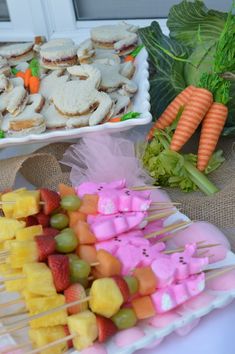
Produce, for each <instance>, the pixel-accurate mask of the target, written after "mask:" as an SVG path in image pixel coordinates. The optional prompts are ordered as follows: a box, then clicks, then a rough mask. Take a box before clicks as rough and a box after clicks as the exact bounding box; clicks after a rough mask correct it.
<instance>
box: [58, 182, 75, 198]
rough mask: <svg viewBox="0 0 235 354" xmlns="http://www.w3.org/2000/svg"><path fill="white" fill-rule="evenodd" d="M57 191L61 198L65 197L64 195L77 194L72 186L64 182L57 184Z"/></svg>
mask: <svg viewBox="0 0 235 354" xmlns="http://www.w3.org/2000/svg"><path fill="white" fill-rule="evenodd" d="M58 192H59V195H60V197H61V198H63V197H65V196H66V195H77V194H76V192H75V190H74V188H73V187H71V186H68V185H67V184H64V183H59V184H58Z"/></svg>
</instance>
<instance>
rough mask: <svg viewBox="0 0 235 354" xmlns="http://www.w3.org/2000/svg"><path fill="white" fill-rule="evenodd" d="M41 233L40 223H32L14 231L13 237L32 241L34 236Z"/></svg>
mask: <svg viewBox="0 0 235 354" xmlns="http://www.w3.org/2000/svg"><path fill="white" fill-rule="evenodd" d="M42 234H43V228H42V225H33V226H29V227H25V228H24V229H21V230H18V231H16V234H15V237H16V239H17V240H18V241H33V239H34V237H35V236H38V235H42Z"/></svg>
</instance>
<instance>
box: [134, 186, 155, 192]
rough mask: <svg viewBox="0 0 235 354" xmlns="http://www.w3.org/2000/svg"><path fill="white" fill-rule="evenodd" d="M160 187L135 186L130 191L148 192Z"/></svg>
mask: <svg viewBox="0 0 235 354" xmlns="http://www.w3.org/2000/svg"><path fill="white" fill-rule="evenodd" d="M160 188H161V187H160V186H136V187H131V188H130V189H131V190H132V191H149V190H152V189H160Z"/></svg>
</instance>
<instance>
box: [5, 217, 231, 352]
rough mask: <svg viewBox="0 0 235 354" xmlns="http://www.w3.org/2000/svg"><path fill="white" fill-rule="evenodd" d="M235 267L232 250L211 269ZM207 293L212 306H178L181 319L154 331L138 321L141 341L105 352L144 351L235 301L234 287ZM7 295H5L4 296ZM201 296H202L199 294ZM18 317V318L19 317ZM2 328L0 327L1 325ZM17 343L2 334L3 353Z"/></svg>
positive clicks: (171, 220)
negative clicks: (198, 307)
mask: <svg viewBox="0 0 235 354" xmlns="http://www.w3.org/2000/svg"><path fill="white" fill-rule="evenodd" d="M188 220H189V218H188V217H187V216H185V215H184V214H182V213H180V212H177V213H176V214H174V215H171V216H170V217H169V218H168V219H166V221H165V222H164V225H170V224H173V223H175V222H176V221H177V222H179V221H188ZM231 265H235V254H234V253H233V252H231V251H229V252H228V254H227V257H226V259H224V260H223V261H220V262H217V263H213V264H211V265H209V266H208V269H213V268H219V267H226V266H231ZM206 293H207V294H211V295H213V299H212V300H211V301H210V303H209V305H208V304H207V305H206V306H204V307H203V306H202V307H201V308H200V309H196V310H195V309H194V310H191V311H190V310H187V311H185V310H181V307H179V310H178V311H176V312H177V313H178V314H179V313H180V316H178V317H177V319H176V320H174V321H172V322H171V323H170V324H168V325H166V326H165V327H163V328H158V329H157V328H155V327H153V326H152V325H150V324H148V321H139V323H138V326H137V328H139V329H140V330H141V331H142V332H144V335H143V336H142V337H141V338H140V339H139V340H136V341H135V342H133V343H131V344H130V345H127V346H124V347H120V346H117V344H116V342H115V336H114V337H112V338H111V339H110V340H109V341H108V342H107V343H105V345H104V347H105V350H106V353H107V354H117V353H118V354H132V353H134V352H135V351H136V350H138V349H143V348H148V347H149V346H151V345H152V344H154V343H155V342H156V343H157V342H158V341H161V340H162V339H164V338H165V337H167V336H168V335H170V334H171V333H173V332H174V331H177V330H180V329H183V328H184V327H185V326H188V325H189V326H190V325H192V326H193V324H194V323H196V322H197V320H199V319H200V318H202V317H203V316H206V315H207V314H209V313H210V312H212V311H213V310H215V309H219V308H223V307H225V306H226V305H228V304H230V303H231V302H232V301H233V300H234V299H235V288H234V289H233V290H230V291H209V290H206ZM5 296H6V295H5ZM5 296H4V298H3V295H2V294H1V293H0V302H4V301H6V297H5ZM199 296H200V295H199ZM16 297H17V293H9V296H7V300H11V299H14V298H16ZM183 308H184V304H183V305H182V309H183ZM11 311H13V307H12V308H11ZM18 318H19V317H18ZM0 328H1V324H0ZM19 335H20V336H21V340H20V342H21V343H22V338H24V341H25V342H27V341H28V338H27V332H26V331H22V332H20V333H19ZM15 343H16V341H15V340H14V339H13V338H12V337H11V336H10V335H8V334H7V335H3V336H0V351H1V348H3V347H5V346H6V345H9V346H12V345H14V344H15ZM24 352H26V349H23V353H24ZM66 353H68V354H79V353H81V352H79V351H77V350H72V349H71V350H69V351H68V352H66Z"/></svg>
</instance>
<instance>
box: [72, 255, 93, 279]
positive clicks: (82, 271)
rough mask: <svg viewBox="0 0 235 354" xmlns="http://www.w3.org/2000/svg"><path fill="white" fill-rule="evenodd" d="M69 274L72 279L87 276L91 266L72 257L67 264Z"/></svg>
mask: <svg viewBox="0 0 235 354" xmlns="http://www.w3.org/2000/svg"><path fill="white" fill-rule="evenodd" d="M69 268H70V276H71V277H72V278H73V279H77V281H78V282H79V280H78V279H82V278H87V277H88V275H89V274H90V271H91V266H90V264H89V263H87V262H85V261H83V260H82V259H74V260H72V262H71V263H70V265H69Z"/></svg>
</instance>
